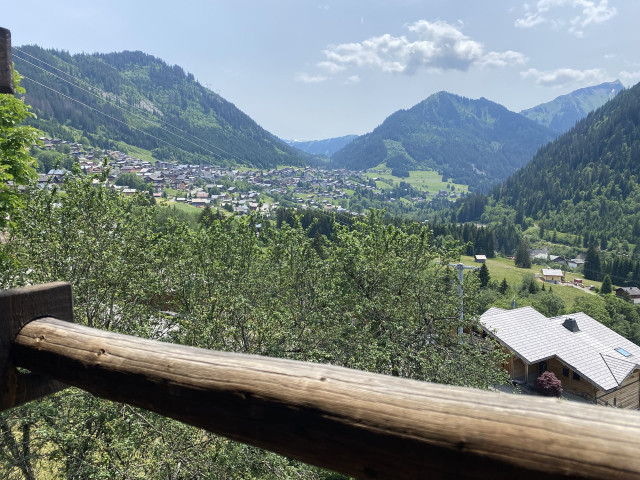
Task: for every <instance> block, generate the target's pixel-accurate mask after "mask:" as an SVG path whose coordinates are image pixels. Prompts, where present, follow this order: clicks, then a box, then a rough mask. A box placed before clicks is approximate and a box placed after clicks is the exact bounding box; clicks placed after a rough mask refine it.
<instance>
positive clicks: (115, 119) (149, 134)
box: [21, 75, 223, 159]
mask: <svg viewBox="0 0 640 480" xmlns="http://www.w3.org/2000/svg"><path fill="white" fill-rule="evenodd" d="M21 76H22V78H24V79H26V80H29V81H30V82H33V83H35V84H36V85H40V86H41V87H43V88H46V89H48V90H51V91H52V92H55V93H57V94H58V95H61V96H63V97H64V98H67V99H69V100H71V101H72V102H76V103H79V104H80V105H82V106H84V107H87V108H88V109H90V110H93V111H94V112H97V113H99V114H101V115H104V116H105V117H107V118H109V119H111V120H113V121H114V122H118V123H121V124H123V125H126V126H127V127H129V128H131V129H132V130H136V131H138V132H140V133H143V134H145V135H148V136H150V137H151V138H153V139H155V140H157V141H159V142H162V143H165V144H167V145H169V146H171V147H173V148H176V149H178V150H182V151H183V152H185V153H189V154H190V153H191V152H188V151H187V150H185V149H184V148H180V147H178V146H176V145H174V144H172V143H171V142H167V141H166V140H163V139H162V138H160V137H157V136H155V135H153V134H152V133H149V132H145V131H144V130H141V129H139V128H138V127H134V126H133V125H129V124H128V123H127V122H124V121H122V120H120V119H118V118H115V117H113V116H111V115H109V114H108V113H105V112H103V111H101V110H98V109H97V108H94V107H92V106H91V105H87V104H86V103H84V102H81V101H80V100H77V99H75V98H73V97H70V96H69V95H65V94H64V93H62V92H59V91H57V90H56V89H54V88H51V87H49V86H47V85H44V84H42V83H40V82H38V81H36V80H33V79H32V78H29V77H27V76H26V75H21ZM210 153H211V154H212V155H218V156H219V157H220V158H221V159H222V158H223V157H222V155H220V154H218V153H214V152H210Z"/></svg>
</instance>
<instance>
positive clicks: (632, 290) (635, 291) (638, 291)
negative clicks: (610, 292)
mask: <svg viewBox="0 0 640 480" xmlns="http://www.w3.org/2000/svg"><path fill="white" fill-rule="evenodd" d="M616 290H623V291H625V292H627V293H628V294H629V295H631V296H632V297H637V296H640V288H638V287H620V288H616Z"/></svg>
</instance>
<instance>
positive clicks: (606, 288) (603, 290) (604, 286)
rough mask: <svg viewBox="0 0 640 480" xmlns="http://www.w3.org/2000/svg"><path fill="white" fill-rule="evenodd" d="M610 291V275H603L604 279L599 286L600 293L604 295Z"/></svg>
mask: <svg viewBox="0 0 640 480" xmlns="http://www.w3.org/2000/svg"><path fill="white" fill-rule="evenodd" d="M611 291H612V288H611V277H609V275H605V276H604V279H603V280H602V288H600V293H602V294H605V295H606V294H608V293H611Z"/></svg>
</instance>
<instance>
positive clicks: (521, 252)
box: [515, 237, 531, 268]
mask: <svg viewBox="0 0 640 480" xmlns="http://www.w3.org/2000/svg"><path fill="white" fill-rule="evenodd" d="M530 250H531V247H530V246H529V240H527V239H526V238H525V237H522V240H520V243H519V244H518V250H516V258H515V263H516V267H520V268H531V252H530Z"/></svg>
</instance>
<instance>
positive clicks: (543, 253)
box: [529, 248, 549, 260]
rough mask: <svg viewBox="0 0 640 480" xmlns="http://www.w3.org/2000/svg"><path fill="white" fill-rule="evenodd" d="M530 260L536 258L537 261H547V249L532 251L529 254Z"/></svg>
mask: <svg viewBox="0 0 640 480" xmlns="http://www.w3.org/2000/svg"><path fill="white" fill-rule="evenodd" d="M529 255H530V256H531V258H537V259H538V260H547V259H548V258H549V249H548V248H540V249H532V250H531V251H530V252H529Z"/></svg>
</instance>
